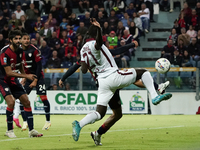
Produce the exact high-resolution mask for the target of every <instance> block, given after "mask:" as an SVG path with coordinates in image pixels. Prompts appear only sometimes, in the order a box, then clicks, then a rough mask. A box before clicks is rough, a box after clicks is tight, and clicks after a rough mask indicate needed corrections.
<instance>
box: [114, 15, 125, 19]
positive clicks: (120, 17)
mask: <svg viewBox="0 0 200 150" xmlns="http://www.w3.org/2000/svg"><path fill="white" fill-rule="evenodd" d="M116 17H117V18H118V19H119V20H121V19H122V18H123V17H124V15H123V14H116Z"/></svg>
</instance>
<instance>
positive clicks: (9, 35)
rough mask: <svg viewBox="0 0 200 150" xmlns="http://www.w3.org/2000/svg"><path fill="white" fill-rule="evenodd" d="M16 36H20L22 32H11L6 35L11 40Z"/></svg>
mask: <svg viewBox="0 0 200 150" xmlns="http://www.w3.org/2000/svg"><path fill="white" fill-rule="evenodd" d="M17 35H19V36H22V32H21V31H20V30H11V31H10V32H9V34H8V38H9V40H12V39H13V38H14V37H15V36H17Z"/></svg>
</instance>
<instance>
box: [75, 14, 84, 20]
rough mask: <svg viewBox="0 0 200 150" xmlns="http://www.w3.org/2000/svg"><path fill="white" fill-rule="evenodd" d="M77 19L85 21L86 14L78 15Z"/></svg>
mask: <svg viewBox="0 0 200 150" xmlns="http://www.w3.org/2000/svg"><path fill="white" fill-rule="evenodd" d="M77 19H79V21H84V19H85V15H79V16H78V17H77Z"/></svg>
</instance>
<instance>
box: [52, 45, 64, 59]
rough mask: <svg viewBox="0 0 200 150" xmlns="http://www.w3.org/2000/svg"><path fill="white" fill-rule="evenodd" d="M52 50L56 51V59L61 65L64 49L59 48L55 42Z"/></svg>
mask: <svg viewBox="0 0 200 150" xmlns="http://www.w3.org/2000/svg"><path fill="white" fill-rule="evenodd" d="M54 50H56V51H57V57H58V58H59V59H60V61H61V63H62V61H63V60H64V58H65V49H64V48H63V47H61V44H60V42H56V43H55V47H54Z"/></svg>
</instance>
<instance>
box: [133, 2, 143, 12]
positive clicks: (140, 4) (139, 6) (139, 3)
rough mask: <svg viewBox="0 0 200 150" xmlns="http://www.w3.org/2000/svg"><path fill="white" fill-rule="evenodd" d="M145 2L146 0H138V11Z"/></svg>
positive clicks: (136, 4) (136, 6)
mask: <svg viewBox="0 0 200 150" xmlns="http://www.w3.org/2000/svg"><path fill="white" fill-rule="evenodd" d="M143 3H144V0H136V3H135V8H136V10H137V12H138V11H139V10H140V9H141V6H142V4H143Z"/></svg>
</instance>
